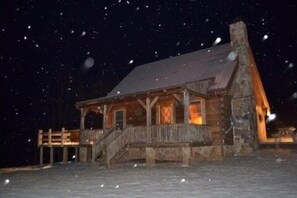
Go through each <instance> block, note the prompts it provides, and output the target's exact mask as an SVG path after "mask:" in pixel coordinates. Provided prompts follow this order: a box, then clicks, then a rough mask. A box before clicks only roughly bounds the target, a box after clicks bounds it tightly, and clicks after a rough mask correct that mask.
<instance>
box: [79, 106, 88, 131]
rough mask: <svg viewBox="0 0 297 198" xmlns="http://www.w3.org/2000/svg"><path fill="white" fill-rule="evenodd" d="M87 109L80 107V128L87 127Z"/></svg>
mask: <svg viewBox="0 0 297 198" xmlns="http://www.w3.org/2000/svg"><path fill="white" fill-rule="evenodd" d="M86 114H87V111H86V110H85V109H83V108H80V130H84V129H85V117H86Z"/></svg>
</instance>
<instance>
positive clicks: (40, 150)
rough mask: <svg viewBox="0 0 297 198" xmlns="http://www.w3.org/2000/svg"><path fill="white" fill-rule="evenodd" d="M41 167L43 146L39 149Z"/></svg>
mask: <svg viewBox="0 0 297 198" xmlns="http://www.w3.org/2000/svg"><path fill="white" fill-rule="evenodd" d="M39 165H40V166H42V165H43V147H42V146H41V147H40V148H39Z"/></svg>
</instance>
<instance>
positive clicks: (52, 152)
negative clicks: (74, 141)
mask: <svg viewBox="0 0 297 198" xmlns="http://www.w3.org/2000/svg"><path fill="white" fill-rule="evenodd" d="M53 164H54V148H53V147H50V165H51V166H52V165H53Z"/></svg>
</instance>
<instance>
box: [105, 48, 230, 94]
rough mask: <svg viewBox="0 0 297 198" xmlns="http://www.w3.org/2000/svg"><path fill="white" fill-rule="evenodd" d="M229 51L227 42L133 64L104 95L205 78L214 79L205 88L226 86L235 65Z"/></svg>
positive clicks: (213, 88) (164, 86) (210, 89)
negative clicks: (120, 79) (141, 63)
mask: <svg viewBox="0 0 297 198" xmlns="http://www.w3.org/2000/svg"><path fill="white" fill-rule="evenodd" d="M231 52H232V48H231V45H230V44H229V43H227V44H223V45H219V46H215V47H211V48H208V49H203V50H199V51H195V52H191V53H187V54H183V55H180V56H176V57H171V58H167V59H163V60H160V61H156V62H152V63H148V64H144V65H141V66H138V67H135V68H134V69H133V70H132V71H131V72H130V73H129V74H128V75H127V76H126V77H125V78H124V79H123V80H122V81H121V82H120V83H119V84H118V85H117V86H116V87H115V88H114V89H113V90H112V91H111V92H110V93H109V94H108V95H107V97H114V96H123V95H130V94H136V93H140V92H148V91H154V90H160V89H166V88H168V87H176V86H180V85H184V84H187V83H191V82H195V81H201V80H206V79H214V83H213V84H212V85H211V86H210V87H209V89H208V91H215V90H222V89H226V88H227V86H228V83H229V82H230V79H231V77H232V74H233V71H234V69H235V67H236V61H235V59H236V57H235V58H234V57H231V58H230V53H231ZM228 55H229V56H228ZM231 56H232V54H231Z"/></svg>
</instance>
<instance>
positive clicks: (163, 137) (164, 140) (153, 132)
mask: <svg viewBox="0 0 297 198" xmlns="http://www.w3.org/2000/svg"><path fill="white" fill-rule="evenodd" d="M206 98H207V96H206V95H205V94H202V93H198V92H195V91H193V90H191V89H186V88H173V89H166V90H165V89H164V90H159V91H157V92H154V93H145V94H144V93H142V94H139V95H132V96H131V95H129V96H125V97H120V98H117V97H112V98H99V99H95V100H90V101H83V102H80V103H77V104H76V107H77V108H78V109H79V110H80V112H81V122H80V130H81V139H80V144H81V148H80V159H81V161H89V160H92V161H93V162H95V160H96V159H97V157H98V156H102V154H103V153H104V154H106V162H107V163H110V161H111V159H112V158H115V157H116V155H118V153H119V152H120V151H121V150H122V149H123V148H128V147H135V146H136V145H138V146H139V147H159V146H160V145H162V146H163V147H184V145H188V146H187V147H190V146H191V145H194V144H195V145H209V144H211V143H212V134H211V127H209V126H207V125H206V115H205V99H206ZM90 112H95V113H96V115H100V117H101V119H102V129H92V128H86V126H85V125H86V122H87V121H88V120H87V119H86V118H87V115H88V114H89V113H90ZM98 117H99V116H98ZM184 143H186V144H184ZM140 144H141V145H140ZM173 145H175V146H173ZM178 145H181V146H178Z"/></svg>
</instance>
